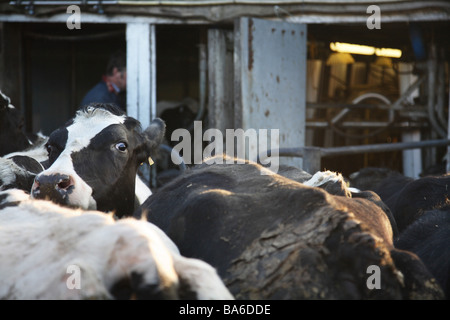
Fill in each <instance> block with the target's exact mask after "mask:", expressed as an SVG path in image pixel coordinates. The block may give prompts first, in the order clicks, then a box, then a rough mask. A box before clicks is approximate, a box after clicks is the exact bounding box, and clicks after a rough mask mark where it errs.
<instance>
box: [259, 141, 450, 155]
mask: <svg viewBox="0 0 450 320" xmlns="http://www.w3.org/2000/svg"><path fill="white" fill-rule="evenodd" d="M448 145H450V139H441V140H426V141H416V142H397V143H377V144H367V145H359V146H344V147H331V148H322V147H299V148H280V149H279V150H278V155H279V156H281V157H304V156H305V154H306V153H308V152H313V153H314V152H315V153H317V152H318V153H320V156H321V157H330V156H338V155H349V154H358V153H366V152H386V151H398V150H406V149H421V148H431V147H442V146H448ZM271 154H272V152H271V150H268V151H267V157H270V156H271Z"/></svg>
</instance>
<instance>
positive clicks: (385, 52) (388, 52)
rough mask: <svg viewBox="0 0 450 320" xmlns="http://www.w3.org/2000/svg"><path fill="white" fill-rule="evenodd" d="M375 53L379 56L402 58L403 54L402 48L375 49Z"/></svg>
mask: <svg viewBox="0 0 450 320" xmlns="http://www.w3.org/2000/svg"><path fill="white" fill-rule="evenodd" d="M375 54H376V55H377V56H379V57H389V58H400V57H401V56H402V50H399V49H390V48H381V49H375Z"/></svg>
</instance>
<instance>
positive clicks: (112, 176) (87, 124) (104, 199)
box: [31, 104, 165, 218]
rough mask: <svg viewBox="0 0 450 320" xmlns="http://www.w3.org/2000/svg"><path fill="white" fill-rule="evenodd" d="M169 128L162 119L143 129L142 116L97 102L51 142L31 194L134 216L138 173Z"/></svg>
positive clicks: (52, 135)
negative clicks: (44, 168)
mask: <svg viewBox="0 0 450 320" xmlns="http://www.w3.org/2000/svg"><path fill="white" fill-rule="evenodd" d="M164 133H165V125H164V122H163V121H162V120H161V119H159V118H156V119H154V120H153V121H152V122H151V124H150V126H149V127H148V128H147V129H146V130H145V131H143V130H142V129H141V125H140V123H139V121H137V120H136V119H134V118H131V117H128V116H127V115H126V114H125V113H124V112H123V111H122V110H120V109H119V108H117V107H116V106H114V105H110V104H92V105H89V106H86V107H83V108H81V109H80V110H79V111H77V113H76V116H75V117H74V118H73V119H72V120H70V121H68V122H67V123H66V124H65V125H64V126H63V127H61V128H59V129H57V130H55V131H54V132H52V133H51V134H50V136H49V138H48V141H47V143H46V148H47V150H48V156H49V167H48V168H47V169H46V170H44V171H43V172H41V173H39V174H38V175H37V176H36V178H35V181H34V184H33V187H32V190H31V195H32V197H34V198H37V199H50V200H52V201H53V202H55V203H58V204H62V205H66V206H71V207H80V208H83V209H96V210H100V211H106V212H109V211H114V212H115V213H116V215H117V217H119V218H120V217H123V216H127V215H132V213H133V210H134V209H135V206H138V205H139V202H138V201H136V195H135V191H136V190H135V184H136V174H137V170H138V167H139V165H140V164H142V163H143V162H146V161H148V159H149V157H151V156H153V154H154V153H155V152H156V150H157V148H158V146H159V145H160V143H161V141H162V139H163V137H164Z"/></svg>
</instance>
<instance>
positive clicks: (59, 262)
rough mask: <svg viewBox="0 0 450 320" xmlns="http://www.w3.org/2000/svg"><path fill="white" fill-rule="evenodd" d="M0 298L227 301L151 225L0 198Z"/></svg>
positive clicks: (203, 269)
mask: <svg viewBox="0 0 450 320" xmlns="http://www.w3.org/2000/svg"><path fill="white" fill-rule="evenodd" d="M0 226H1V232H0V274H1V280H0V299H2V300H3V299H8V300H10V299H19V300H23V299H26V300H29V299H32V300H34V299H46V300H47V299H131V298H134V299H201V300H203V299H233V297H232V295H231V294H230V292H229V291H228V290H227V288H226V287H225V285H224V284H223V282H222V281H221V279H220V278H219V276H218V275H217V272H216V271H215V270H214V268H212V267H211V266H210V265H208V264H207V263H205V262H203V261H200V260H196V259H190V258H186V257H183V256H181V255H180V253H179V251H178V249H177V248H176V246H175V245H174V243H173V242H172V241H171V240H170V239H169V238H168V237H167V236H166V235H165V234H164V232H162V231H161V230H160V229H159V228H157V227H156V226H155V225H153V224H151V223H148V222H146V221H143V220H136V219H133V218H124V219H121V220H114V219H113V217H112V215H108V214H105V213H103V212H99V211H83V210H81V209H71V208H65V207H61V206H59V205H57V204H54V203H52V202H50V201H43V200H35V199H29V195H28V194H26V193H25V192H23V191H21V190H17V189H15V190H7V191H2V192H0Z"/></svg>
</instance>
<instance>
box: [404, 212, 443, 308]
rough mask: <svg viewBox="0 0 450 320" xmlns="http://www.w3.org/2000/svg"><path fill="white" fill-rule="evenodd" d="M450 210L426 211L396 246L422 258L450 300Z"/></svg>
mask: <svg viewBox="0 0 450 320" xmlns="http://www.w3.org/2000/svg"><path fill="white" fill-rule="evenodd" d="M449 244H450V206H446V207H444V208H441V209H438V210H430V211H426V212H425V213H424V214H423V215H422V216H420V217H419V218H418V219H417V220H416V221H414V222H413V223H411V224H410V225H409V226H408V227H407V228H406V229H405V230H404V231H403V232H402V233H401V235H400V237H399V238H398V239H397V241H396V242H395V246H396V247H397V248H399V249H403V250H409V251H411V252H414V253H415V254H417V255H418V256H419V258H420V259H421V260H422V261H423V263H424V264H425V265H426V266H427V268H428V270H430V272H431V273H432V274H433V275H434V277H435V278H436V280H437V281H438V283H439V284H440V285H441V287H442V289H443V290H444V293H445V295H446V297H447V299H450V245H449Z"/></svg>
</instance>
